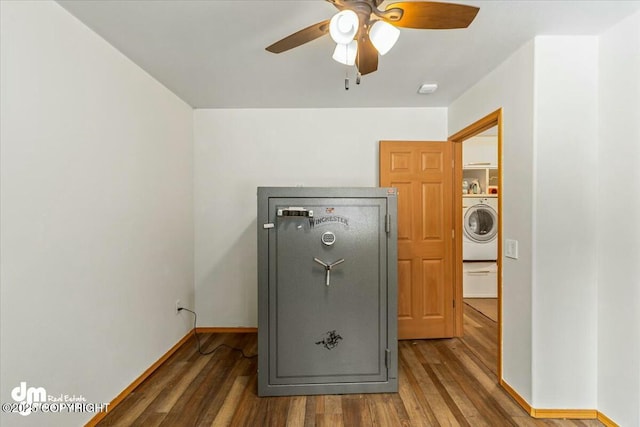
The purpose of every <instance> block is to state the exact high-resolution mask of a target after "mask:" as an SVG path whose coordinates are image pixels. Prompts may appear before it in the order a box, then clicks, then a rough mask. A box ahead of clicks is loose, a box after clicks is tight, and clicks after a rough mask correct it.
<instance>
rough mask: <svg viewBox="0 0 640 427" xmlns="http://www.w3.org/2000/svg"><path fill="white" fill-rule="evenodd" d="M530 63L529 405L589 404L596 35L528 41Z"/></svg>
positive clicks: (592, 386)
mask: <svg viewBox="0 0 640 427" xmlns="http://www.w3.org/2000/svg"><path fill="white" fill-rule="evenodd" d="M534 67H535V71H534V76H535V77H534V78H535V82H534V87H535V93H534V106H535V107H534V108H535V110H534V120H535V122H534V153H533V162H534V185H533V191H531V192H530V196H533V204H534V214H533V220H534V231H533V239H534V240H533V246H534V247H533V272H534V274H533V288H532V289H533V303H532V306H533V314H532V317H533V323H532V324H533V328H532V329H533V369H532V376H533V399H532V401H531V402H530V403H531V405H532V406H533V407H535V408H560V409H562V408H571V409H594V408H596V403H597V402H596V401H597V398H596V392H597V390H596V388H597V386H596V379H597V378H596V376H597V374H596V371H597V360H596V358H597V348H596V345H597V316H596V315H595V313H596V310H597V269H596V264H597V263H596V253H597V247H596V228H597V227H596V209H597V206H598V204H599V202H598V200H597V199H596V197H595V195H596V187H597V164H596V163H597V155H598V147H597V142H598V126H597V124H598V100H597V95H598V89H597V84H598V39H597V37H595V36H591V37H589V36H574V37H557V36H556V37H536V39H535V66H534ZM507 144H508V142H507Z"/></svg>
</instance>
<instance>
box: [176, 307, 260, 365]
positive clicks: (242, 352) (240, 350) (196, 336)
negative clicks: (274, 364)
mask: <svg viewBox="0 0 640 427" xmlns="http://www.w3.org/2000/svg"><path fill="white" fill-rule="evenodd" d="M182 310H184V311H188V312H189V313H191V314H193V335H194V336H195V338H196V342H197V343H198V353H200V354H201V355H203V356H207V355H209V354H212V353H214V352H215V351H216V350H218V349H219V348H220V347H227V348H229V349H231V350H235V351H239V352H240V354H242V357H244V358H245V359H253V358H254V357H258V355H257V354H254V355H251V356H247V355H246V354H245V353H244V350H242V349H241V348H236V347H231V346H230V345H227V344H218V345H217V346H216V347H214V348H213V349H211V350H209V351H207V352H203V351H202V345H201V344H200V337H199V336H198V332H197V330H196V324H197V323H198V315H197V314H196V312H195V311H192V310H189V309H188V308H184V307H178V311H182Z"/></svg>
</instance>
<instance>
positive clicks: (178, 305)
mask: <svg viewBox="0 0 640 427" xmlns="http://www.w3.org/2000/svg"><path fill="white" fill-rule="evenodd" d="M181 308H182V303H181V302H180V300H179V299H177V300H176V308H175V309H176V314H178V313H180V309H181Z"/></svg>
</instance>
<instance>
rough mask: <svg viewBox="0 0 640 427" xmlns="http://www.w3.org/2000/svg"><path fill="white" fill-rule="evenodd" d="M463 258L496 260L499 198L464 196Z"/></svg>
mask: <svg viewBox="0 0 640 427" xmlns="http://www.w3.org/2000/svg"><path fill="white" fill-rule="evenodd" d="M462 223H463V225H462V230H463V241H462V259H463V260H464V261H495V260H496V259H497V258H498V239H497V237H498V198H497V197H487V196H463V199H462Z"/></svg>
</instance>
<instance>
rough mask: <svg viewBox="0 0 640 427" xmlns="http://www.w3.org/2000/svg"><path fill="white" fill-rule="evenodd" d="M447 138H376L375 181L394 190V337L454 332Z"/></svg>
mask: <svg viewBox="0 0 640 427" xmlns="http://www.w3.org/2000/svg"><path fill="white" fill-rule="evenodd" d="M452 145H453V144H452V143H451V142H446V141H445V142H414V141H381V142H380V185H381V186H384V187H396V188H398V292H399V295H398V303H399V306H398V314H399V317H398V337H399V338H400V339H417V338H441V337H451V336H453V333H454V309H453V305H454V301H453V298H454V292H453V285H454V284H453V277H454V276H453V268H454V263H453V244H454V240H453V238H452V230H453V209H452V208H453V167H452V166H451V164H452V155H453V154H452V153H453V147H452Z"/></svg>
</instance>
